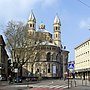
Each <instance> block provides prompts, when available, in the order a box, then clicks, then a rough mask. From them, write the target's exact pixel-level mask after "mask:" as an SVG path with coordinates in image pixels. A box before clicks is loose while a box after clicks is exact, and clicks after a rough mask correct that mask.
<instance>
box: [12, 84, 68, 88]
mask: <svg viewBox="0 0 90 90" xmlns="http://www.w3.org/2000/svg"><path fill="white" fill-rule="evenodd" d="M11 87H33V88H68V85H67V84H66V85H13V86H11Z"/></svg>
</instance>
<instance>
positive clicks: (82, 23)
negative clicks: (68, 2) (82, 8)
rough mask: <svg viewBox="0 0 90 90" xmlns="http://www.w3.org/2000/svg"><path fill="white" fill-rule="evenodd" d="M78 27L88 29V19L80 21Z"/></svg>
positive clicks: (89, 22)
mask: <svg viewBox="0 0 90 90" xmlns="http://www.w3.org/2000/svg"><path fill="white" fill-rule="evenodd" d="M79 26H80V28H84V29H88V28H90V18H87V19H85V20H81V22H80V24H79Z"/></svg>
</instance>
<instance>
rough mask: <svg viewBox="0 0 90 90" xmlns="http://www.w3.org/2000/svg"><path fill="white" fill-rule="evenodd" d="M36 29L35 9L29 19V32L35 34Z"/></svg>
mask: <svg viewBox="0 0 90 90" xmlns="http://www.w3.org/2000/svg"><path fill="white" fill-rule="evenodd" d="M35 31H36V18H35V16H34V13H33V11H31V13H30V16H29V19H28V32H29V35H33V36H35Z"/></svg>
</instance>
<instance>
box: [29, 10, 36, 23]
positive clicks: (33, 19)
mask: <svg viewBox="0 0 90 90" xmlns="http://www.w3.org/2000/svg"><path fill="white" fill-rule="evenodd" d="M29 21H34V22H36V18H35V16H34V13H33V11H32V10H31V13H30V16H29Z"/></svg>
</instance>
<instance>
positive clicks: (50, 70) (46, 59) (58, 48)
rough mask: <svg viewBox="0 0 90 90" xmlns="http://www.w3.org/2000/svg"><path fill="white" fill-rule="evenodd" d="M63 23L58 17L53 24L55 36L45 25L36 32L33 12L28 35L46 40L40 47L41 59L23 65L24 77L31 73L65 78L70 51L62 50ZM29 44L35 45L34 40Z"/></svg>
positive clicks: (41, 25) (30, 17)
mask: <svg viewBox="0 0 90 90" xmlns="http://www.w3.org/2000/svg"><path fill="white" fill-rule="evenodd" d="M60 27H61V22H60V19H59V17H58V16H56V17H55V19H54V23H53V34H51V33H50V32H49V31H47V30H46V28H45V24H43V23H41V24H40V25H39V28H38V30H36V18H35V16H34V13H33V12H31V14H30V16H29V20H28V34H29V35H31V36H35V37H38V36H40V38H42V39H44V40H43V42H42V43H41V45H39V49H40V51H39V57H38V58H37V59H36V60H35V61H32V62H31V60H30V62H29V61H28V62H27V63H26V64H25V65H23V69H22V76H29V75H30V74H31V73H33V74H34V75H36V74H38V75H40V76H41V77H60V78H61V77H64V73H65V72H67V64H68V54H69V51H67V50H65V49H63V48H62V44H61V29H60ZM29 43H31V44H33V43H35V42H34V39H33V40H30V41H29Z"/></svg>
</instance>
